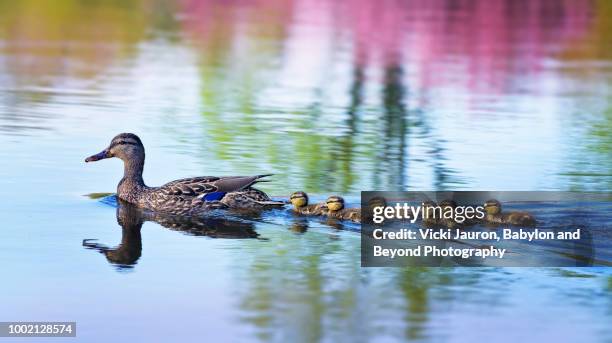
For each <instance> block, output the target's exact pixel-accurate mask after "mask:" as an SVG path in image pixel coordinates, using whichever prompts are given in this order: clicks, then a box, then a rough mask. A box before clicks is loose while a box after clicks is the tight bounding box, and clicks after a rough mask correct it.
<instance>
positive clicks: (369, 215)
mask: <svg viewBox="0 0 612 343" xmlns="http://www.w3.org/2000/svg"><path fill="white" fill-rule="evenodd" d="M377 207H382V208H385V207H387V199H385V198H383V197H381V196H375V197H373V198H371V199H370V200H368V203H367V207H366V211H365V212H364V217H363V222H364V223H367V224H375V223H374V222H373V219H374V209H375V208H377Z"/></svg>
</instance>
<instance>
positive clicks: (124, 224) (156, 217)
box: [83, 199, 259, 269]
mask: <svg viewBox="0 0 612 343" xmlns="http://www.w3.org/2000/svg"><path fill="white" fill-rule="evenodd" d="M145 221H154V222H156V223H158V224H160V225H161V226H163V227H166V228H168V229H170V230H174V231H180V232H183V233H185V234H187V235H192V236H208V237H211V238H258V237H259V234H258V233H257V232H256V231H255V229H254V226H253V224H252V223H249V222H244V221H240V220H230V219H227V218H219V217H179V216H170V215H161V214H157V213H153V212H149V211H146V210H142V209H140V208H138V207H136V206H134V205H132V204H130V203H128V202H125V201H123V200H120V199H117V223H118V224H119V225H120V226H121V229H122V232H121V243H120V244H119V245H118V246H117V247H116V248H110V247H108V246H106V245H104V244H100V243H97V242H95V241H96V240H95V239H84V240H83V246H84V247H85V248H86V249H92V250H96V251H98V252H100V253H101V254H104V256H106V259H107V260H108V262H109V263H111V264H113V265H115V266H117V268H118V269H130V268H133V266H134V265H135V264H136V263H137V262H138V259H139V258H140V256H141V255H142V238H141V233H140V229H141V228H142V224H143V223H144V222H145Z"/></svg>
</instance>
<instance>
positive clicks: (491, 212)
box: [484, 199, 536, 226]
mask: <svg viewBox="0 0 612 343" xmlns="http://www.w3.org/2000/svg"><path fill="white" fill-rule="evenodd" d="M484 208H485V211H486V212H487V214H486V216H485V220H486V221H487V222H489V223H493V224H510V225H518V226H534V225H535V224H536V220H535V218H534V217H533V216H532V215H531V214H529V213H527V212H520V211H516V212H508V213H502V206H501V203H500V202H499V201H497V200H495V199H491V200H487V201H486V202H485V203H484Z"/></svg>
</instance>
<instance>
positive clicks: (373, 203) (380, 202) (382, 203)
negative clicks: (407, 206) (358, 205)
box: [368, 196, 387, 209]
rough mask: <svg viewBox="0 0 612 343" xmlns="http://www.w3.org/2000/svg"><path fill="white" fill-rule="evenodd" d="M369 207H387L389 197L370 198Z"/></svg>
mask: <svg viewBox="0 0 612 343" xmlns="http://www.w3.org/2000/svg"><path fill="white" fill-rule="evenodd" d="M368 207H369V208H370V209H373V208H375V207H387V199H385V198H383V197H379V196H376V197H373V198H372V199H370V200H368Z"/></svg>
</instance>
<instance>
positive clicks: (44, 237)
mask: <svg viewBox="0 0 612 343" xmlns="http://www.w3.org/2000/svg"><path fill="white" fill-rule="evenodd" d="M610 17H612V6H611V5H610V3H609V2H607V1H572V0H567V1H509V0H508V1H501V0H494V1H443V0H434V1H427V2H422V1H397V2H391V1H389V2H384V3H376V2H372V1H365V0H346V1H325V0H316V1H312V0H295V1H251V2H241V1H238V2H229V3H228V2H223V1H191V0H183V1H175V2H172V1H155V0H142V1H129V2H111V1H105V2H89V1H77V0H73V1H56V2H40V1H28V0H25V1H19V2H8V1H1V2H0V158H1V159H2V161H3V163H2V167H1V168H0V189H2V194H3V198H4V201H2V208H3V213H4V216H3V221H2V222H3V229H2V232H3V234H2V236H1V239H0V260H1V261H3V262H2V267H3V270H4V278H3V280H4V282H3V283H2V286H1V287H0V289H1V290H2V291H3V292H2V295H0V301H1V302H2V304H3V308H5V309H8V310H5V311H1V312H0V320H76V321H77V322H78V336H79V338H80V339H82V340H83V341H87V342H91V341H98V340H99V341H102V340H108V339H113V340H115V341H116V340H117V337H120V340H125V341H128V340H132V341H133V340H143V339H146V340H150V341H155V340H156V339H159V337H163V338H164V340H167V337H171V335H172V336H173V337H176V338H177V339H178V340H182V341H189V340H193V341H195V340H198V341H199V340H202V339H206V338H211V339H212V338H215V339H222V338H223V339H227V338H228V337H232V338H235V339H236V340H262V341H270V340H272V341H280V340H304V341H313V340H324V341H337V340H357V341H360V340H362V341H369V340H390V341H394V340H404V339H420V340H424V341H447V340H448V341H468V340H470V341H473V340H474V339H475V338H481V336H483V335H484V336H486V337H488V338H495V339H497V340H507V341H516V340H519V339H529V340H538V341H542V340H552V339H558V340H572V341H576V340H579V341H606V340H610V339H611V338H612V332H611V331H610V328H609V321H610V318H611V314H612V310H611V308H612V302H611V301H612V298H611V290H612V276H611V275H610V272H609V271H608V270H607V269H593V268H591V269H576V270H571V269H569V270H568V269H530V268H518V269H508V268H506V269H489V268H484V269H418V268H411V269H361V268H360V267H359V235H358V234H356V233H355V232H354V230H338V228H336V227H333V226H331V225H329V223H325V222H320V221H306V222H301V221H297V222H296V221H295V220H294V219H292V218H287V217H286V216H282V215H276V214H275V213H269V214H265V215H264V217H263V218H255V219H253V221H252V222H249V224H248V226H249V228H246V227H245V228H244V230H247V231H248V230H253V231H254V232H255V233H256V234H257V235H258V237H260V238H258V239H246V238H245V239H222V238H218V239H214V238H211V236H207V235H204V236H205V237H201V236H198V235H195V236H194V234H193V232H192V234H188V235H183V234H180V232H176V230H169V229H168V228H165V227H163V226H161V225H159V224H157V223H155V222H150V221H147V222H145V223H144V224H143V226H142V230H141V236H142V237H141V239H142V251H141V256H139V258H138V259H137V261H136V262H137V263H136V264H131V265H129V266H130V267H129V268H122V267H120V266H118V264H116V263H115V264H109V260H108V259H107V258H105V257H107V256H106V255H100V254H98V253H96V252H95V251H96V250H95V249H94V251H92V249H86V248H84V247H83V245H82V240H83V239H97V241H93V242H97V243H98V244H101V245H105V246H107V247H109V248H112V247H115V246H116V245H118V244H119V243H120V242H121V239H122V237H123V236H124V235H123V234H124V232H123V231H122V230H121V227H120V226H119V225H118V224H117V216H116V214H115V210H114V209H113V208H112V207H109V206H108V205H105V204H104V203H100V202H99V201H95V200H91V199H89V198H87V197H83V196H82V195H84V194H89V193H94V192H113V191H114V190H115V188H116V184H117V182H118V180H119V179H120V178H121V172H122V168H121V165H120V163H119V161H104V162H99V163H96V164H92V165H85V164H84V163H83V158H84V157H86V156H89V155H91V154H92V153H96V152H98V151H99V150H100V149H102V148H103V147H105V146H106V145H107V144H108V142H109V141H110V139H111V138H112V137H113V136H114V135H115V134H117V133H119V132H126V131H129V132H135V133H137V134H138V135H140V137H141V138H142V139H143V141H144V144H145V146H146V148H147V165H146V167H145V180H146V181H147V183H148V184H150V185H159V184H162V183H165V182H167V181H169V180H172V179H176V178H180V177H186V176H191V175H236V174H259V173H267V172H274V173H276V175H275V177H274V182H272V183H269V184H266V185H265V187H264V189H265V190H266V191H268V192H270V193H271V194H273V195H276V196H286V195H287V194H288V193H289V192H291V191H293V190H305V191H308V192H310V193H313V194H316V195H318V197H319V198H321V197H325V196H327V195H328V194H332V193H340V194H343V195H346V196H348V197H350V198H352V199H356V197H357V196H358V192H359V191H361V190H374V189H376V190H395V189H412V190H440V189H454V190H459V189H470V190H472V189H477V190H592V191H601V190H606V191H609V190H610V187H611V185H612V157H611V156H612V148H611V147H612V138H611V137H612V136H611V134H610V132H611V131H612V130H611V129H612V105H611V103H612V102H611V99H612V92H611V89H610V84H611V81H612V53H611V52H612V50H611V49H610V48H609V47H610V46H611V44H610V43H612V37H611V32H612V21H611V20H610ZM239 226H240V225H239ZM264 238H265V239H264ZM567 323H571V324H572V325H568V324H567Z"/></svg>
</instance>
